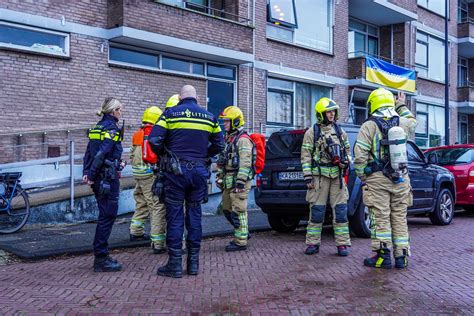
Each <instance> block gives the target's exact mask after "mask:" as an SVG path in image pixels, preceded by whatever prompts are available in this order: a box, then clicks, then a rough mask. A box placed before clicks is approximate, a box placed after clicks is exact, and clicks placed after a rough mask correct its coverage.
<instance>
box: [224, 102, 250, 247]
mask: <svg viewBox="0 0 474 316" xmlns="http://www.w3.org/2000/svg"><path fill="white" fill-rule="evenodd" d="M219 118H220V119H223V120H224V129H225V132H226V135H225V142H226V147H225V150H224V152H223V153H222V154H221V155H220V158H219V162H218V172H217V180H216V181H217V186H218V187H219V188H220V189H221V190H222V210H223V212H224V215H225V217H226V218H227V220H228V221H229V222H230V223H231V225H232V226H234V239H233V240H232V241H231V242H230V243H229V244H228V245H227V246H226V248H225V250H226V251H240V250H246V249H247V239H248V234H249V231H248V217H247V199H248V194H249V191H250V188H251V186H252V183H251V182H252V178H253V176H254V174H253V173H254V172H253V165H252V163H253V155H254V154H255V153H254V150H255V149H254V144H253V142H252V140H251V139H250V138H249V136H248V134H247V133H246V132H245V131H244V129H243V126H244V124H245V122H244V115H243V113H242V111H241V110H240V109H239V108H238V107H236V106H229V107H227V108H225V109H224V111H223V112H222V113H221V114H220V116H219Z"/></svg>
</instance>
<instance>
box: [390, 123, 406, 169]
mask: <svg viewBox="0 0 474 316" xmlns="http://www.w3.org/2000/svg"><path fill="white" fill-rule="evenodd" d="M387 138H388V143H389V152H390V165H391V167H392V169H393V170H394V171H395V173H396V174H397V176H398V177H401V176H402V175H403V174H405V173H406V169H407V164H408V158H407V135H406V133H405V131H404V130H403V128H401V127H400V126H393V127H392V128H390V129H389V130H388V133H387Z"/></svg>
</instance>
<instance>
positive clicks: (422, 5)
mask: <svg viewBox="0 0 474 316" xmlns="http://www.w3.org/2000/svg"><path fill="white" fill-rule="evenodd" d="M432 1H441V0H426V2H427V5H426V6H425V5H424V4H421V3H420V0H417V1H416V4H417V5H418V6H419V7H422V8H423V9H425V10H427V11H430V12H433V13H434V14H437V15H439V16H442V17H443V18H444V17H445V9H444V6H443V12H442V13H440V12H436V11H435V10H433V9H432V8H430V2H432ZM445 1H448V20H449V16H450V10H451V8H450V2H451V1H450V0H445Z"/></svg>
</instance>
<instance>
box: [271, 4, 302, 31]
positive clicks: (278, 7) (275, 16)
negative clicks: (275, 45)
mask: <svg viewBox="0 0 474 316" xmlns="http://www.w3.org/2000/svg"><path fill="white" fill-rule="evenodd" d="M267 6H268V9H267V10H268V21H269V22H272V23H274V24H275V25H283V26H287V27H296V25H297V24H296V14H295V1H294V0H269V2H268V4H267Z"/></svg>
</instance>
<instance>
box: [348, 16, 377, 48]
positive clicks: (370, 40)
mask: <svg viewBox="0 0 474 316" xmlns="http://www.w3.org/2000/svg"><path fill="white" fill-rule="evenodd" d="M363 53H367V54H370V55H373V56H378V55H379V29H378V28H377V27H376V26H372V25H369V24H366V23H363V22H359V21H357V20H354V19H349V57H357V56H361V55H363Z"/></svg>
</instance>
